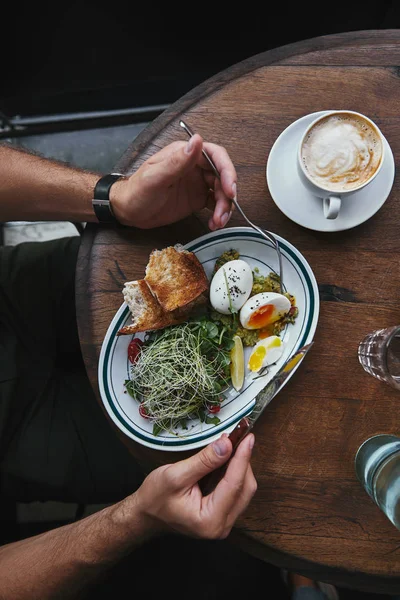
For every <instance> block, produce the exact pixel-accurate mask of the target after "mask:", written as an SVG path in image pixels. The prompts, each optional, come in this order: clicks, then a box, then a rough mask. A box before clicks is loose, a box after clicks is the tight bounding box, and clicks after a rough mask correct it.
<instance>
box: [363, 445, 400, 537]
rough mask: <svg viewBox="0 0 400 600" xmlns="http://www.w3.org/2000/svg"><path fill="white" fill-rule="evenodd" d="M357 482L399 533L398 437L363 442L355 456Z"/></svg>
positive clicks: (399, 464) (399, 475)
mask: <svg viewBox="0 0 400 600" xmlns="http://www.w3.org/2000/svg"><path fill="white" fill-rule="evenodd" d="M355 470H356V475H357V479H358V480H359V481H360V483H361V484H362V485H363V486H364V489H365V490H366V492H367V493H368V494H369V496H370V497H371V498H372V500H373V501H374V502H375V503H376V504H377V506H379V508H380V509H381V510H382V511H383V512H384V514H385V515H386V516H387V517H388V519H389V520H390V521H391V522H392V523H393V525H394V526H395V527H397V529H399V530H400V438H399V437H397V436H395V435H388V434H379V435H375V436H373V437H371V438H369V439H368V440H366V441H365V442H364V443H363V444H361V446H360V447H359V449H358V451H357V453H356V457H355Z"/></svg>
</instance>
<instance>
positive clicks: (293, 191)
mask: <svg viewBox="0 0 400 600" xmlns="http://www.w3.org/2000/svg"><path fill="white" fill-rule="evenodd" d="M329 112H330V111H329V110H322V111H319V112H315V113H312V114H310V115H306V116H304V117H301V118H300V119H297V121H295V122H294V123H292V124H291V125H289V126H288V127H286V129H285V130H284V131H283V132H282V133H281V134H280V135H279V137H278V138H277V139H276V141H275V143H274V145H273V146H272V148H271V151H270V153H269V156H268V161H267V167H266V177H267V184H268V189H269V192H270V194H271V196H272V199H273V201H274V202H275V204H276V205H277V207H278V208H279V209H280V210H281V211H282V212H283V214H285V215H286V216H287V217H288V218H289V219H291V220H292V221H294V222H295V223H297V224H298V225H302V226H303V227H307V228H308V229H313V230H314V231H343V230H345V229H351V228H352V227H356V226H357V225H361V223H364V221H367V219H370V218H371V217H372V216H373V215H374V214H375V213H376V212H377V211H378V210H379V209H380V208H381V206H382V205H383V204H384V203H385V202H386V200H387V198H388V196H389V193H390V191H391V189H392V186H393V181H394V175H395V163H394V158H393V152H392V150H391V148H390V146H389V144H388V142H387V140H386V138H384V145H385V158H384V161H383V165H382V169H381V170H380V172H379V173H378V175H377V176H376V177H375V179H374V180H373V181H371V183H370V184H369V185H367V187H365V188H363V189H362V190H360V191H358V192H354V193H353V194H349V195H348V196H347V198H345V199H344V200H343V202H342V208H341V209H340V213H339V216H338V217H337V218H336V219H326V218H325V217H324V215H323V211H322V200H321V199H320V198H317V197H316V196H314V195H313V194H312V193H311V192H309V191H308V190H307V189H306V187H305V186H304V185H303V183H302V181H301V179H300V176H299V174H298V170H297V168H296V161H297V148H298V145H299V143H300V139H301V136H302V135H303V133H304V131H305V130H306V128H307V127H308V125H309V124H310V123H311V121H313V120H314V119H316V118H317V117H319V116H321V115H324V114H328V113H329Z"/></svg>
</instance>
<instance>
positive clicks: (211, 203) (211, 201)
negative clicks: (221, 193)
mask: <svg viewBox="0 0 400 600" xmlns="http://www.w3.org/2000/svg"><path fill="white" fill-rule="evenodd" d="M206 208H208V210H212V212H214V209H215V197H214V190H211V189H210V190H208V193H207V201H206ZM211 218H212V217H211Z"/></svg>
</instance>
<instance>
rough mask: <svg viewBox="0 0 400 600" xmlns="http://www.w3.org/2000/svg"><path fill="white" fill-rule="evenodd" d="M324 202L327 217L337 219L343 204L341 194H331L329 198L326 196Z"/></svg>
mask: <svg viewBox="0 0 400 600" xmlns="http://www.w3.org/2000/svg"><path fill="white" fill-rule="evenodd" d="M323 202H324V204H323V206H324V217H325V219H336V217H337V216H338V214H339V210H340V206H341V204H342V201H341V199H340V198H339V196H329V198H324V200H323Z"/></svg>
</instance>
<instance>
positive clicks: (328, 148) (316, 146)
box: [297, 110, 384, 219]
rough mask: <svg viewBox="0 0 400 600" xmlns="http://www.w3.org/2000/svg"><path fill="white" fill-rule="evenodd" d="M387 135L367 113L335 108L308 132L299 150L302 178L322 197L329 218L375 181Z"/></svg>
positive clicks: (324, 211)
mask: <svg viewBox="0 0 400 600" xmlns="http://www.w3.org/2000/svg"><path fill="white" fill-rule="evenodd" d="M383 160H384V137H383V135H382V132H381V131H380V129H379V127H378V126H377V125H376V124H375V123H374V122H373V121H371V119H369V118H368V117H366V116H365V115H363V114H361V113H358V112H355V111H351V110H333V111H329V113H328V114H325V115H322V116H320V117H318V118H316V119H315V120H314V121H313V122H312V123H311V124H310V125H309V126H308V127H307V129H306V131H305V132H304V134H303V136H302V138H301V140H300V144H299V148H298V153H297V166H298V171H299V174H300V178H301V181H302V182H303V184H304V185H305V186H306V187H307V189H308V190H309V191H310V192H311V193H312V194H314V195H315V196H317V197H319V198H322V207H323V213H324V217H325V218H326V219H336V218H337V216H338V215H339V211H340V209H341V206H342V200H343V199H345V198H347V197H350V196H351V194H353V192H356V191H358V190H361V189H362V188H364V187H365V186H367V185H368V184H370V183H371V181H373V180H374V179H375V177H376V176H377V175H378V173H379V171H380V170H381V168H382V164H383Z"/></svg>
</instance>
